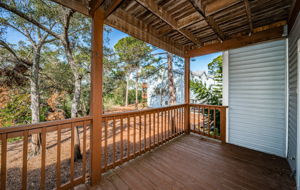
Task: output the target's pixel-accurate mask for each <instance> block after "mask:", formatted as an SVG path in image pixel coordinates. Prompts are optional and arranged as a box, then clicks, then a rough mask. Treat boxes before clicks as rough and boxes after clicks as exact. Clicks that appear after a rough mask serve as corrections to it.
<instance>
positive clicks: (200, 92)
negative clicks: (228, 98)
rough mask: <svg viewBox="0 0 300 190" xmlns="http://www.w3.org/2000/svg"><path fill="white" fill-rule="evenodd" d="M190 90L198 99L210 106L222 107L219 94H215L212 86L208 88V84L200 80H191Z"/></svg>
mask: <svg viewBox="0 0 300 190" xmlns="http://www.w3.org/2000/svg"><path fill="white" fill-rule="evenodd" d="M190 88H191V90H192V91H193V93H194V94H195V95H196V99H197V100H200V101H204V102H205V103H206V104H210V105H221V104H222V102H221V99H220V97H219V95H218V94H216V93H215V91H214V89H213V88H212V86H209V87H206V84H205V83H203V82H202V81H200V80H191V81H190Z"/></svg>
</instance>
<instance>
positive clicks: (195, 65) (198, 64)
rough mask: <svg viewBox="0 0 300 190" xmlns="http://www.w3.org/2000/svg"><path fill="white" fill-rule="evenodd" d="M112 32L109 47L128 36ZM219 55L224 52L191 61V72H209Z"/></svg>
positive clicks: (115, 31)
mask: <svg viewBox="0 0 300 190" xmlns="http://www.w3.org/2000/svg"><path fill="white" fill-rule="evenodd" d="M111 29H112V31H111V32H110V33H109V34H108V35H109V36H108V37H109V39H110V41H109V46H110V47H113V46H114V44H116V43H117V42H118V40H119V39H121V38H124V37H126V36H128V34H125V33H123V32H121V31H119V30H116V29H114V28H111ZM219 55H222V52H217V53H212V54H208V55H203V56H200V57H194V58H192V59H191V70H192V71H199V70H205V71H207V65H208V63H210V62H211V61H212V60H213V59H214V58H216V57H218V56H219Z"/></svg>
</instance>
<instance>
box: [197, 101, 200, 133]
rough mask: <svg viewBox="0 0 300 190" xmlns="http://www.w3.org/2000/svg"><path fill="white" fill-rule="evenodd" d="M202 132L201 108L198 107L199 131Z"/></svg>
mask: <svg viewBox="0 0 300 190" xmlns="http://www.w3.org/2000/svg"><path fill="white" fill-rule="evenodd" d="M197 131H199V132H200V131H201V106H198V130H197Z"/></svg>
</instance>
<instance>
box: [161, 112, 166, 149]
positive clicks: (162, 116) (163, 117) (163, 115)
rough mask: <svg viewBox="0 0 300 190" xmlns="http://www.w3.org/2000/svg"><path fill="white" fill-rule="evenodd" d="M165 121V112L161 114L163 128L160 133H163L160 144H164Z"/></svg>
mask: <svg viewBox="0 0 300 190" xmlns="http://www.w3.org/2000/svg"><path fill="white" fill-rule="evenodd" d="M164 119H165V112H164V111H162V112H161V126H160V128H161V129H160V131H161V134H160V137H161V138H160V143H162V141H163V139H164V135H163V132H164V123H165V122H164Z"/></svg>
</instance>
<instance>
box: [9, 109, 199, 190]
mask: <svg viewBox="0 0 300 190" xmlns="http://www.w3.org/2000/svg"><path fill="white" fill-rule="evenodd" d="M132 108H134V107H132ZM132 108H126V109H120V108H117V109H119V110H121V111H129V110H132ZM115 111H116V110H110V112H115ZM163 117H165V115H161V114H159V115H158V114H156V115H155V116H154V115H152V116H151V121H150V118H149V115H147V116H146V118H144V117H141V120H139V117H136V120H135V123H134V117H131V118H130V119H129V121H128V120H127V118H124V119H123V125H121V119H116V120H115V127H114V125H113V121H112V120H110V121H108V122H107V124H106V127H107V128H105V127H103V131H102V134H103V136H102V137H103V138H102V147H103V151H102V166H103V167H104V166H105V165H109V164H111V163H113V162H114V161H117V160H119V159H120V158H121V155H123V158H126V157H127V155H128V153H129V154H133V153H134V149H135V151H136V152H137V151H139V150H140V149H141V150H143V148H144V147H145V144H146V147H148V146H149V145H150V143H151V144H152V145H154V143H155V142H158V140H159V139H162V138H163V135H167V134H168V133H169V134H171V131H172V129H171V125H172V123H174V124H175V126H176V130H177V131H178V130H183V121H182V120H181V117H174V121H173V122H171V120H170V122H169V121H168V120H167V121H166V122H165V121H162V118H163ZM170 118H172V117H170ZM154 120H155V122H154ZM181 121H182V122H181ZM199 121H201V120H199ZM150 122H151V126H150ZM197 122H198V121H197ZM162 124H164V126H167V127H161V126H162ZM165 124H166V125H165ZM104 126H105V125H104ZM145 126H147V127H146V128H145ZM154 126H155V127H154ZM173 126H174V125H173ZM105 129H107V130H105ZM134 129H135V130H134ZM173 130H174V129H173ZM122 131H123V132H122ZM89 132H90V130H89V128H88V130H87V143H86V144H87V147H86V155H87V173H89V172H88V171H89V170H90V164H89V163H90V133H89ZM113 136H115V138H113ZM70 137H71V130H70V129H63V130H62V136H61V166H60V168H61V180H62V181H61V183H62V184H64V183H66V182H68V181H69V179H70V155H71V138H70ZM46 139H47V142H46V145H47V149H46V189H53V188H55V187H56V162H57V132H56V131H54V132H48V133H47V137H46ZM80 139H81V143H80V144H81V150H82V149H83V147H82V145H83V128H80ZM121 139H123V141H121ZM114 142H115V143H114ZM121 142H123V143H121ZM28 144H29V147H28V148H29V151H30V142H29V143H28ZM121 144H123V153H121ZM128 145H129V146H128ZM105 147H107V148H106V149H105ZM114 149H115V154H113V150H114ZM28 153H30V152H28ZM22 155H23V140H22V139H20V140H18V141H15V142H10V143H8V153H7V189H12V190H15V189H21V178H22V177H21V173H22V163H23V162H22ZM40 168H41V155H38V156H34V157H28V165H27V189H30V190H34V189H40V178H41V177H40V176H41V169H40ZM74 168H75V178H76V177H79V176H81V175H82V161H79V162H75V166H74Z"/></svg>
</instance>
